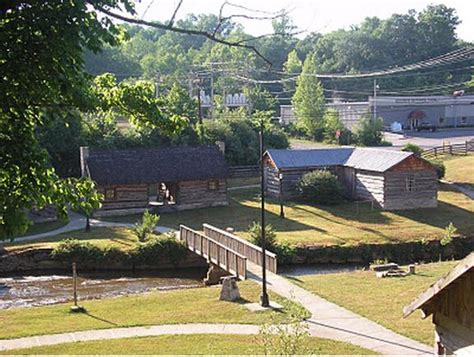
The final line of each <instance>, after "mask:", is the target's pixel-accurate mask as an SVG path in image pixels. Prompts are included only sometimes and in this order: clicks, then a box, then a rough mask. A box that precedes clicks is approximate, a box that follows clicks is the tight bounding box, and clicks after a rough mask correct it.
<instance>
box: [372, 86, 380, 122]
mask: <svg viewBox="0 0 474 357" xmlns="http://www.w3.org/2000/svg"><path fill="white" fill-rule="evenodd" d="M378 88H379V86H378V85H377V80H376V79H374V97H373V101H374V104H373V105H374V123H375V121H376V120H377V89H378Z"/></svg>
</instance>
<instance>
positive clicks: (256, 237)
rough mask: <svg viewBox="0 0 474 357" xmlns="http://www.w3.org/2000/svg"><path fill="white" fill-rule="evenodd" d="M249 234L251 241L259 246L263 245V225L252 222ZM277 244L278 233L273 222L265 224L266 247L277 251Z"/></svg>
mask: <svg viewBox="0 0 474 357" xmlns="http://www.w3.org/2000/svg"><path fill="white" fill-rule="evenodd" d="M248 232H249V235H250V241H251V242H252V243H253V244H255V245H258V246H259V247H261V246H262V225H261V224H260V223H258V222H252V224H251V225H250V227H249V230H248ZM276 245H277V241H276V233H275V231H274V229H273V227H272V225H271V224H267V225H266V226H265V249H268V250H270V251H275V247H276Z"/></svg>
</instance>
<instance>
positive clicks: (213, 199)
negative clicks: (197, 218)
mask: <svg viewBox="0 0 474 357" xmlns="http://www.w3.org/2000/svg"><path fill="white" fill-rule="evenodd" d="M211 181H214V182H215V184H216V186H215V185H214V183H211ZM227 204H228V201H227V180H226V179H209V180H197V181H181V182H179V183H178V198H177V202H176V206H175V207H174V208H175V209H177V210H185V209H194V208H204V207H216V206H226V205H227Z"/></svg>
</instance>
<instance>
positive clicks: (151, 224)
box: [132, 210, 160, 242]
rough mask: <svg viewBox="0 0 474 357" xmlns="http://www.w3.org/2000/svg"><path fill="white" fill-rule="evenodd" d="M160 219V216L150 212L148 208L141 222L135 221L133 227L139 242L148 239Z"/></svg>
mask: <svg viewBox="0 0 474 357" xmlns="http://www.w3.org/2000/svg"><path fill="white" fill-rule="evenodd" d="M159 220H160V216H158V215H156V214H153V213H150V212H149V211H148V210H146V211H145V212H144V213H143V216H142V221H141V223H140V222H137V223H135V225H134V226H133V228H132V231H133V233H135V235H136V236H137V238H138V241H139V242H144V241H146V240H147V239H148V236H149V235H150V234H152V233H153V232H154V231H155V228H156V225H157V224H158V221H159Z"/></svg>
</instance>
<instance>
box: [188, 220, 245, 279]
mask: <svg viewBox="0 0 474 357" xmlns="http://www.w3.org/2000/svg"><path fill="white" fill-rule="evenodd" d="M179 239H180V240H181V241H182V242H184V243H185V244H186V246H187V247H188V249H190V250H192V251H193V252H195V253H196V254H198V255H200V256H202V257H204V258H206V259H208V260H209V261H210V262H211V263H214V264H216V265H217V266H219V267H220V268H222V269H224V270H225V271H227V272H229V273H231V274H234V275H235V276H236V277H237V278H239V279H240V280H245V279H246V278H247V258H246V257H245V256H243V255H241V254H239V253H238V252H236V251H234V250H232V249H230V248H228V247H226V246H225V245H224V244H221V243H219V242H217V241H216V240H214V239H212V238H210V237H207V236H206V235H204V234H201V233H199V232H196V231H194V230H192V229H191V228H188V227H186V226H183V225H180V226H179Z"/></svg>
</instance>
